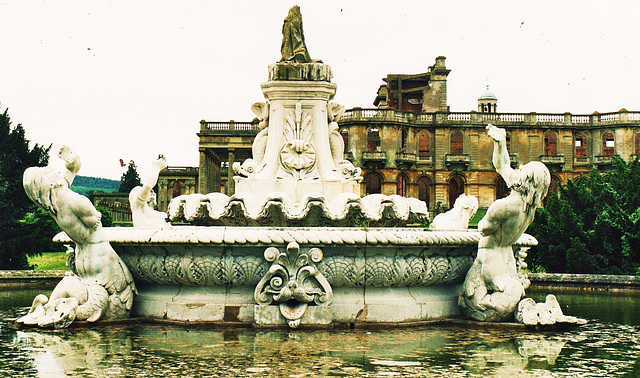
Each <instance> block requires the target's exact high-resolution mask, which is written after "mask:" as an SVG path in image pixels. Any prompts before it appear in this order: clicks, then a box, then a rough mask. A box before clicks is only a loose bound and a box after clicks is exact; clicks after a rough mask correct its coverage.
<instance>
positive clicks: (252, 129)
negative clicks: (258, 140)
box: [200, 120, 260, 134]
mask: <svg viewBox="0 0 640 378" xmlns="http://www.w3.org/2000/svg"><path fill="white" fill-rule="evenodd" d="M200 131H211V132H241V133H243V132H244V133H250V134H256V133H257V132H258V131H260V130H259V129H258V124H257V123H255V122H235V121H228V122H225V121H216V122H208V121H204V120H203V121H200Z"/></svg>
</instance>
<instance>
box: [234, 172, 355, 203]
mask: <svg viewBox="0 0 640 378" xmlns="http://www.w3.org/2000/svg"><path fill="white" fill-rule="evenodd" d="M234 178H235V181H236V193H241V192H248V193H253V194H255V195H256V196H257V197H258V200H259V202H260V203H264V201H265V200H266V198H267V195H269V194H272V193H275V192H281V193H286V194H287V195H288V196H289V197H290V200H291V202H294V203H299V202H302V200H303V198H304V196H305V195H306V194H309V193H322V194H323V195H324V196H325V198H326V199H327V202H331V201H332V200H333V199H334V198H335V197H336V196H337V195H338V194H342V193H353V194H356V195H360V184H359V183H357V182H340V181H315V180H314V181H294V180H277V181H274V180H256V179H245V178H242V177H238V176H236V177H234Z"/></svg>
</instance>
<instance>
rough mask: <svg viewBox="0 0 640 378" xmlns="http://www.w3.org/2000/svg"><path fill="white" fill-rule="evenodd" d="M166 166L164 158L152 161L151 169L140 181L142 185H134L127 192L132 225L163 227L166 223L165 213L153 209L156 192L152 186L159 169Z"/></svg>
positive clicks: (156, 178)
mask: <svg viewBox="0 0 640 378" xmlns="http://www.w3.org/2000/svg"><path fill="white" fill-rule="evenodd" d="M166 167H167V162H166V161H165V159H164V158H161V159H158V160H156V161H154V162H153V171H152V172H151V173H150V174H149V176H147V177H145V178H144V179H143V181H142V186H136V187H135V188H133V189H131V192H129V204H130V206H131V215H132V218H133V226H134V227H144V228H163V227H167V226H169V225H170V224H169V223H167V221H166V218H167V214H166V213H162V212H160V211H156V210H154V206H155V205H156V194H155V193H154V192H153V187H154V186H156V183H157V182H158V175H159V174H160V171H162V170H163V169H165V168H166Z"/></svg>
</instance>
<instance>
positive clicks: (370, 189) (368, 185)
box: [364, 172, 382, 194]
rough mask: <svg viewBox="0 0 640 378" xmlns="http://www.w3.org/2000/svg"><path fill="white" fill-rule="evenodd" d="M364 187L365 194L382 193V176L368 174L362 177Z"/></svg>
mask: <svg viewBox="0 0 640 378" xmlns="http://www.w3.org/2000/svg"><path fill="white" fill-rule="evenodd" d="M364 185H365V190H366V192H367V194H380V193H382V176H381V175H380V174H379V173H378V172H369V173H367V174H366V175H365V176H364Z"/></svg>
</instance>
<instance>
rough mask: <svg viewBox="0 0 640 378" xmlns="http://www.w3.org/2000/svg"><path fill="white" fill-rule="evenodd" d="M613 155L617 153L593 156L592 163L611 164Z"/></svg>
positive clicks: (599, 164) (597, 164)
mask: <svg viewBox="0 0 640 378" xmlns="http://www.w3.org/2000/svg"><path fill="white" fill-rule="evenodd" d="M614 156H618V155H596V156H594V157H593V164H594V165H596V166H604V165H611V164H613V157H614Z"/></svg>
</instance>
